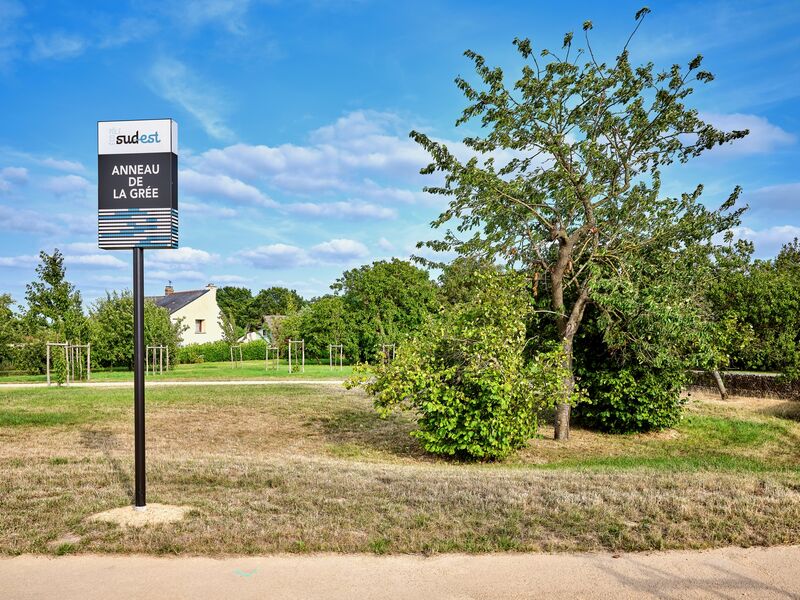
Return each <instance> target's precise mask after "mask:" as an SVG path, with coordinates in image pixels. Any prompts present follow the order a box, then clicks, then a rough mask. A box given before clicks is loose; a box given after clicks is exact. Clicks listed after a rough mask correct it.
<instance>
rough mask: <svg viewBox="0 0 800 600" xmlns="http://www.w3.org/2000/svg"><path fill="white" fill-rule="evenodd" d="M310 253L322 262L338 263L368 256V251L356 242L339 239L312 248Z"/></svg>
mask: <svg viewBox="0 0 800 600" xmlns="http://www.w3.org/2000/svg"><path fill="white" fill-rule="evenodd" d="M311 253H312V255H313V256H315V257H317V258H319V259H320V260H322V261H324V262H334V263H338V262H343V261H348V260H353V259H355V258H363V257H365V256H367V255H368V254H369V249H368V248H367V247H366V246H365V245H364V244H362V243H361V242H358V241H356V240H348V239H343V238H339V239H333V240H330V241H328V242H323V243H321V244H317V245H316V246H313V247H312V248H311Z"/></svg>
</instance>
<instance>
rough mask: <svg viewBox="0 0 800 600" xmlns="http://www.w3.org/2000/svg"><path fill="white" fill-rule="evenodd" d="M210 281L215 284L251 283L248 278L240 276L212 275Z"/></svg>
mask: <svg viewBox="0 0 800 600" xmlns="http://www.w3.org/2000/svg"><path fill="white" fill-rule="evenodd" d="M210 279H211V281H213V282H215V283H224V284H231V283H248V282H250V281H251V278H250V277H242V276H241V275H212V276H211V277H210Z"/></svg>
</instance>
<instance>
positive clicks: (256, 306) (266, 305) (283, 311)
mask: <svg viewBox="0 0 800 600" xmlns="http://www.w3.org/2000/svg"><path fill="white" fill-rule="evenodd" d="M305 305H306V301H305V300H304V299H303V297H302V296H301V295H300V294H298V293H297V292H296V291H295V290H290V289H289V288H285V287H280V286H273V287H270V288H267V289H265V290H261V291H260V292H258V294H256V296H255V297H254V298H253V303H252V306H253V309H252V311H253V312H254V314H256V315H257V318H258V319H259V322H262V321H263V319H264V317H266V316H268V315H291V314H294V313H296V312H297V311H298V310H300V309H301V308H303V307H304V306H305Z"/></svg>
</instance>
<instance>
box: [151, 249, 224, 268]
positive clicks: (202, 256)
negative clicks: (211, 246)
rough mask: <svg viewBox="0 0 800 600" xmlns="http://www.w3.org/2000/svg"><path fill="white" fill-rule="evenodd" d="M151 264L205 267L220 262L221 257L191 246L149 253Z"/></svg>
mask: <svg viewBox="0 0 800 600" xmlns="http://www.w3.org/2000/svg"><path fill="white" fill-rule="evenodd" d="M148 258H149V260H150V262H152V263H153V264H157V265H187V266H193V265H205V264H209V263H212V262H216V261H217V260H219V256H218V255H216V254H212V253H210V252H206V251H205V250H200V249H198V248H192V247H191V246H182V247H180V248H176V249H175V250H152V251H150V252H148Z"/></svg>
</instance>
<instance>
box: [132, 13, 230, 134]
mask: <svg viewBox="0 0 800 600" xmlns="http://www.w3.org/2000/svg"><path fill="white" fill-rule="evenodd" d="M187 12H189V13H191V10H188V11H187ZM147 83H148V85H149V86H150V88H151V89H152V90H153V92H155V93H156V94H158V95H159V96H161V97H163V98H165V99H166V100H169V101H170V102H172V103H174V104H177V105H178V106H180V107H181V108H183V109H184V110H185V111H186V112H188V113H189V114H191V115H192V116H193V117H194V118H195V119H197V120H198V121H199V122H200V125H202V127H203V129H205V131H206V133H207V134H208V135H210V136H211V137H213V138H216V139H218V140H231V139H233V138H234V137H235V136H234V133H233V131H231V130H230V129H229V128H228V127H227V126H226V125H225V123H224V121H223V118H222V114H221V113H222V112H223V110H224V109H223V103H222V101H221V100H220V99H219V97H218V94H217V93H216V92H215V91H214V89H213V88H212V87H211V86H210V85H209V84H208V83H206V82H203V81H201V80H200V79H199V78H198V77H197V76H196V75H194V74H193V73H192V72H191V71H189V69H188V68H187V67H186V65H184V64H183V63H182V62H180V61H178V60H175V59H172V58H161V59H159V60H158V61H157V62H156V63H155V64H154V65H153V67H152V68H151V69H150V72H149V76H148V79H147Z"/></svg>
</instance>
